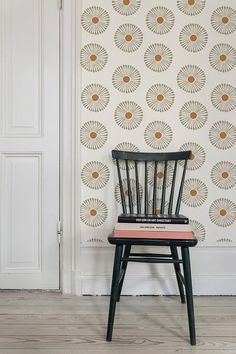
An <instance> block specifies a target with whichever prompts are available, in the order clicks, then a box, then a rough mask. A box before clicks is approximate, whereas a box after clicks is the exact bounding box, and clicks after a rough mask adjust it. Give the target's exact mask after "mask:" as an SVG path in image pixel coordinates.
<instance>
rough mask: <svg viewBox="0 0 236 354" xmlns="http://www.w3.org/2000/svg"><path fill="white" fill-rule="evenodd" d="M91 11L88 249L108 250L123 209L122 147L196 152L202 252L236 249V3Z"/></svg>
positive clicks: (211, 0)
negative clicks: (115, 158)
mask: <svg viewBox="0 0 236 354" xmlns="http://www.w3.org/2000/svg"><path fill="white" fill-rule="evenodd" d="M82 4H83V9H82V16H81V31H82V45H81V47H82V49H81V52H80V63H78V65H81V77H82V92H81V137H80V138H81V149H82V161H81V164H82V172H81V184H82V196H81V198H82V203H81V209H80V219H81V229H82V243H83V244H84V246H96V247H97V246H99V245H102V246H104V245H106V244H107V235H108V234H109V232H110V231H111V230H112V227H113V224H114V222H115V220H116V216H117V214H118V213H119V212H120V211H121V203H120V197H119V193H118V185H117V179H116V170H115V165H114V163H113V162H112V159H111V150H112V149H113V148H119V149H125V150H131V151H152V152H154V151H175V150H187V149H190V150H192V156H191V160H190V163H189V165H188V171H187V172H188V173H187V177H186V182H185V186H184V193H183V204H182V210H181V211H182V212H183V213H184V214H186V215H188V216H189V218H190V220H191V225H192V229H193V231H194V233H195V235H196V236H197V237H198V239H199V241H200V242H199V245H200V246H205V245H215V246H217V245H218V246H232V245H235V244H236V234H235V230H236V221H235V220H236V162H235V147H236V121H235V114H236V87H235V86H236V84H235V82H236V81H235V78H236V68H235V67H236V49H235V48H234V47H235V46H236V40H235V39H236V1H235V0H234V1H232V0H208V1H207V0H177V1H176V0H83V1H82ZM78 99H79V98H78ZM157 178H158V179H159V180H160V181H161V179H162V178H163V173H162V172H161V171H159V173H158V174H157ZM233 231H234V232H233Z"/></svg>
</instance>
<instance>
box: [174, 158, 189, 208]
mask: <svg viewBox="0 0 236 354" xmlns="http://www.w3.org/2000/svg"><path fill="white" fill-rule="evenodd" d="M187 162H188V160H185V161H184V168H183V173H182V178H181V184H180V188H179V194H178V199H177V204H176V209H175V214H179V211H180V204H181V199H182V194H183V188H184V179H185V173H186V167H187Z"/></svg>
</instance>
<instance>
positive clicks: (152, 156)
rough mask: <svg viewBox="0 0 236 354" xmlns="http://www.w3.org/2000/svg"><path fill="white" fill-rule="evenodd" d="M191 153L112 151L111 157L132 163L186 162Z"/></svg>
mask: <svg viewBox="0 0 236 354" xmlns="http://www.w3.org/2000/svg"><path fill="white" fill-rule="evenodd" d="M191 153H192V152H191V151H175V152H133V151H120V150H112V157H113V158H114V159H121V160H133V161H135V160H136V161H165V160H168V161H175V160H186V159H189V158H190V156H191Z"/></svg>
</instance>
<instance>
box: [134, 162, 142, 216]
mask: <svg viewBox="0 0 236 354" xmlns="http://www.w3.org/2000/svg"><path fill="white" fill-rule="evenodd" d="M134 169H135V184H136V198H137V213H138V214H141V202H140V200H141V197H140V189H139V176H138V163H137V161H136V160H135V161H134Z"/></svg>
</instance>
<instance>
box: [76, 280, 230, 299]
mask: <svg viewBox="0 0 236 354" xmlns="http://www.w3.org/2000/svg"><path fill="white" fill-rule="evenodd" d="M110 286H111V277H108V276H82V277H81V292H82V295H109V293H110ZM193 292H194V295H236V275H233V276H226V275H225V276H222V275H218V276H217V275H214V276H212V275H201V276H194V277H193ZM122 294H123V295H177V294H178V289H177V285H176V278H175V277H174V276H165V277H164V276H163V277H162V276H159V277H147V276H145V277H142V276H141V277H140V276H129V277H127V278H126V279H125V282H124V288H123V292H122Z"/></svg>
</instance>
